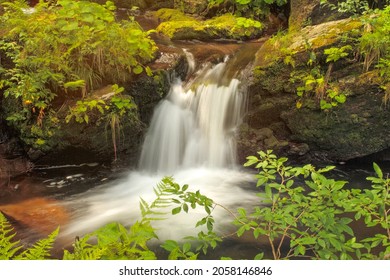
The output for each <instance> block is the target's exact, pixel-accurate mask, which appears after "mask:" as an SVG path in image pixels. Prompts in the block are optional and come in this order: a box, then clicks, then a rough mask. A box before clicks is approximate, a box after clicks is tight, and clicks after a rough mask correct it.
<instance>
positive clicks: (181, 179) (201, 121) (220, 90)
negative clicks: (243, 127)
mask: <svg viewBox="0 0 390 280" xmlns="http://www.w3.org/2000/svg"><path fill="white" fill-rule="evenodd" d="M225 67H226V62H223V63H220V64H218V65H216V66H214V67H212V68H209V69H205V70H204V71H202V73H200V76H201V77H202V78H199V79H197V80H196V83H197V84H198V85H197V86H196V88H195V89H194V90H191V89H188V90H185V89H184V88H185V85H183V83H182V82H181V81H176V82H174V83H173V85H172V88H171V91H170V93H169V94H168V96H167V97H166V98H165V99H164V100H163V101H162V102H161V103H160V104H159V105H158V106H157V107H156V109H155V112H154V115H153V118H152V121H151V125H150V128H149V131H148V133H147V135H146V138H145V142H144V145H143V150H142V154H141V159H140V164H139V171H135V172H132V173H130V174H129V176H128V177H127V178H126V179H125V180H123V181H120V182H117V183H116V184H114V186H112V183H111V185H105V186H101V187H99V188H95V189H93V190H91V191H90V192H87V193H85V194H83V195H82V196H81V197H78V198H76V199H75V198H72V203H71V204H72V207H74V208H77V209H78V210H77V211H76V212H75V217H74V222H73V223H72V224H71V225H70V226H69V227H68V228H67V229H66V233H67V234H70V235H72V236H74V235H81V234H84V233H86V232H90V231H91V230H93V229H96V228H97V227H99V226H102V225H104V224H105V223H108V222H111V221H119V222H122V223H125V224H131V223H133V222H134V221H135V220H136V219H137V218H139V217H140V214H139V213H140V211H139V207H138V206H139V201H140V197H142V198H143V199H144V200H146V201H149V202H151V201H153V200H154V198H155V195H154V192H153V188H154V187H155V186H156V184H157V183H158V182H159V181H160V180H161V179H162V178H163V177H164V176H173V178H174V180H175V181H176V182H178V183H179V184H181V185H182V184H189V185H190V190H192V191H196V190H200V192H201V193H202V194H205V195H207V196H209V197H210V198H212V199H213V200H215V201H216V202H218V203H220V204H222V205H224V206H226V207H228V208H230V209H235V208H236V207H238V206H242V205H248V204H252V203H254V200H255V197H256V196H254V195H253V194H251V193H250V192H249V191H248V190H246V189H245V186H247V185H248V183H249V182H252V181H253V177H252V175H251V174H247V173H244V172H243V171H240V168H239V167H237V166H236V143H235V132H236V129H237V127H238V125H239V124H240V123H241V120H242V117H243V113H244V112H243V111H244V110H243V109H244V105H245V104H244V103H245V93H244V92H241V89H240V82H239V80H237V79H232V80H231V81H230V83H229V84H228V85H222V84H221V83H222V82H221V80H222V77H223V74H224V70H225ZM194 83H195V82H194ZM192 87H194V85H193V86H192ZM203 216H205V213H204V212H203V213H202V212H199V211H192V212H191V213H190V214H180V215H177V216H176V215H175V216H173V217H172V216H171V215H167V217H169V219H167V220H164V221H162V222H159V223H155V224H154V226H156V227H157V228H159V231H158V235H159V237H160V238H161V239H167V238H175V239H180V238H181V237H184V236H187V235H194V234H196V231H195V229H194V226H195V224H196V221H197V220H198V219H199V218H201V217H203ZM213 216H214V217H215V219H216V220H217V221H219V223H217V228H218V230H220V231H221V233H222V234H228V232H227V230H228V227H226V223H229V222H230V218H229V215H228V214H227V212H226V211H222V210H215V212H213Z"/></svg>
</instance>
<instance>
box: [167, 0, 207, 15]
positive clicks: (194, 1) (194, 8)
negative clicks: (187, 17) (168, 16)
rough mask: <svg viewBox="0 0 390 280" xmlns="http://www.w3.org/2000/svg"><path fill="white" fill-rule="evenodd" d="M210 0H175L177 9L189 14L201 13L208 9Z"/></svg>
mask: <svg viewBox="0 0 390 280" xmlns="http://www.w3.org/2000/svg"><path fill="white" fill-rule="evenodd" d="M208 3H209V1H208V0H174V7H175V9H179V10H180V11H182V12H184V13H188V14H198V15H199V14H201V13H202V12H204V11H205V10H206V9H207V6H208Z"/></svg>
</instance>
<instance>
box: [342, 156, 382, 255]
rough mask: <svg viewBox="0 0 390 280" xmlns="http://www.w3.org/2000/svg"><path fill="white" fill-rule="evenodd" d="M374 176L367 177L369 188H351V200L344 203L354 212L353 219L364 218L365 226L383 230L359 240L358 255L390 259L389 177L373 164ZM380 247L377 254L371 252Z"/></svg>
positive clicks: (347, 208) (348, 209)
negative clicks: (369, 183) (361, 248)
mask: <svg viewBox="0 0 390 280" xmlns="http://www.w3.org/2000/svg"><path fill="white" fill-rule="evenodd" d="M373 167H374V170H375V174H376V177H373V176H370V177H368V178H367V180H368V181H370V182H371V185H372V188H371V189H364V190H360V189H358V190H353V191H352V194H353V195H352V196H351V200H350V202H349V203H347V204H346V205H345V208H346V210H347V211H352V212H354V213H355V219H357V220H359V219H364V223H365V224H366V226H367V227H379V228H381V229H382V230H383V232H380V233H376V234H375V235H374V236H373V237H368V238H365V239H363V240H362V241H361V243H362V244H364V249H365V250H362V252H360V251H359V252H358V257H361V258H366V259H377V258H379V259H390V178H389V175H388V174H387V175H385V174H383V171H382V170H381V168H380V167H379V166H378V165H377V164H376V163H374V164H373ZM378 247H381V250H380V251H379V254H378V255H376V254H373V253H372V250H373V249H374V248H378Z"/></svg>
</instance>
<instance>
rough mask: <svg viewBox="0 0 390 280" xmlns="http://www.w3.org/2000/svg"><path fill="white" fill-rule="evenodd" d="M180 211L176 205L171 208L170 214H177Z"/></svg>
mask: <svg viewBox="0 0 390 280" xmlns="http://www.w3.org/2000/svg"><path fill="white" fill-rule="evenodd" d="M180 211H181V206H179V207H176V208H173V209H172V215H176V214H179V213H180Z"/></svg>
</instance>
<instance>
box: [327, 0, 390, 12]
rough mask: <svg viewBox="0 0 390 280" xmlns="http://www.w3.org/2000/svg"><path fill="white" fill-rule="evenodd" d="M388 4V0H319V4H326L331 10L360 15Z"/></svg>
mask: <svg viewBox="0 0 390 280" xmlns="http://www.w3.org/2000/svg"><path fill="white" fill-rule="evenodd" d="M388 4H390V1H389V0H384V1H381V0H379V1H378V0H371V1H370V0H344V1H337V4H332V3H329V2H328V1H327V0H321V5H324V6H328V7H329V8H330V9H332V10H337V11H338V12H340V13H350V14H355V15H361V14H364V13H367V12H369V11H372V10H373V9H376V8H379V7H381V6H384V5H388Z"/></svg>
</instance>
